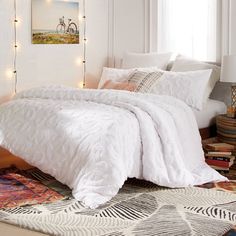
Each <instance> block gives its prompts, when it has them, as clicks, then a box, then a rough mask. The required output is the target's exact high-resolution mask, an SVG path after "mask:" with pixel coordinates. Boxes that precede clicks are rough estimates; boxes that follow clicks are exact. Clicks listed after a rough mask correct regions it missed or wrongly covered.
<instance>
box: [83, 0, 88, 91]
mask: <svg viewBox="0 0 236 236" xmlns="http://www.w3.org/2000/svg"><path fill="white" fill-rule="evenodd" d="M82 19H83V21H84V31H83V60H82V63H83V88H85V86H86V69H87V68H86V59H87V58H86V52H87V45H86V44H87V34H86V33H87V32H86V30H87V28H86V27H87V25H86V6H85V0H83V17H82Z"/></svg>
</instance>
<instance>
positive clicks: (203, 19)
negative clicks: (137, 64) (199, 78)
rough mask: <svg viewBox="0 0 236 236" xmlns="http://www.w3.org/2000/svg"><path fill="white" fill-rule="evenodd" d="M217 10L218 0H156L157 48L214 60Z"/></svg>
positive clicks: (160, 50) (217, 47)
mask: <svg viewBox="0 0 236 236" xmlns="http://www.w3.org/2000/svg"><path fill="white" fill-rule="evenodd" d="M218 10H219V1H218V0H158V51H159V52H167V51H171V52H176V53H181V54H184V55H186V56H190V57H192V58H195V59H199V60H204V61H217V60H218V59H219V57H220V46H219V45H220V37H219V36H218V34H219V32H220V27H221V26H220V24H219V16H220V14H219V13H218Z"/></svg>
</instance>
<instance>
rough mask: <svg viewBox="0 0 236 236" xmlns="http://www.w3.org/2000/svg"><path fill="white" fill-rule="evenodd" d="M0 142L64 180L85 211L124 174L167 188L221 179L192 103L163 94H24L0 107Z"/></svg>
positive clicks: (52, 90) (58, 90) (57, 90)
mask: <svg viewBox="0 0 236 236" xmlns="http://www.w3.org/2000/svg"><path fill="white" fill-rule="evenodd" d="M127 131H128V132H127ZM0 146H2V147H3V148H6V149H7V150H9V151H10V152H11V153H12V154H14V155H16V156H19V157H21V158H23V159H24V160H25V161H26V162H28V163H29V164H31V165H33V166H36V167H38V168H39V169H41V170H42V171H44V172H46V173H49V174H51V175H52V176H54V177H55V178H56V179H58V180H59V181H60V182H62V183H64V184H67V185H68V186H69V187H70V188H71V189H73V196H74V197H75V198H76V199H77V200H79V201H81V202H83V203H84V204H85V205H86V206H88V207H91V208H96V207H98V206H99V205H101V204H104V203H105V202H107V201H108V200H110V199H111V198H112V197H113V196H115V195H116V193H117V192H118V190H119V188H121V186H122V185H123V183H124V182H125V180H126V179H127V178H129V177H135V178H138V179H145V180H148V181H151V182H154V183H156V184H159V185H162V186H167V187H172V188H173V187H185V186H192V185H197V184H202V183H206V182H211V181H220V180H226V178H225V177H223V176H221V175H220V174H219V173H217V172H216V171H215V170H213V169H211V168H210V167H209V166H208V165H206V164H205V161H204V155H203V151H202V148H201V138H200V135H199V132H198V127H197V123H196V120H195V118H194V115H193V113H192V111H191V108H189V107H188V106H187V105H186V104H185V103H184V102H182V101H180V100H179V99H176V98H174V97H170V96H164V95H160V96H158V95H152V94H141V93H130V92H127V91H114V90H86V89H85V90H78V89H74V88H67V87H63V86H62V87H61V86H59V87H57V86H56V87H45V88H36V89H31V90H28V91H24V92H21V93H19V94H18V95H17V96H16V97H15V99H14V100H12V101H10V102H8V103H6V104H4V105H2V106H1V108H0Z"/></svg>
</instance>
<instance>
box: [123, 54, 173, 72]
mask: <svg viewBox="0 0 236 236" xmlns="http://www.w3.org/2000/svg"><path fill="white" fill-rule="evenodd" d="M171 56H172V53H162V54H157V53H125V55H124V57H123V60H122V68H124V69H130V68H138V67H154V66H155V67H157V68H158V69H162V70H166V68H167V65H168V63H169V61H170V58H171Z"/></svg>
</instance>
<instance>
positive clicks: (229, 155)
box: [204, 143, 235, 173]
mask: <svg viewBox="0 0 236 236" xmlns="http://www.w3.org/2000/svg"><path fill="white" fill-rule="evenodd" d="M204 150H205V158H206V163H207V164H208V165H210V166H211V167H212V168H214V169H215V170H218V171H220V172H224V173H228V172H229V170H230V167H231V166H232V165H233V164H234V160H235V156H234V155H233V151H234V146H233V145H231V144H227V143H210V144H206V145H205V147H204Z"/></svg>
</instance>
